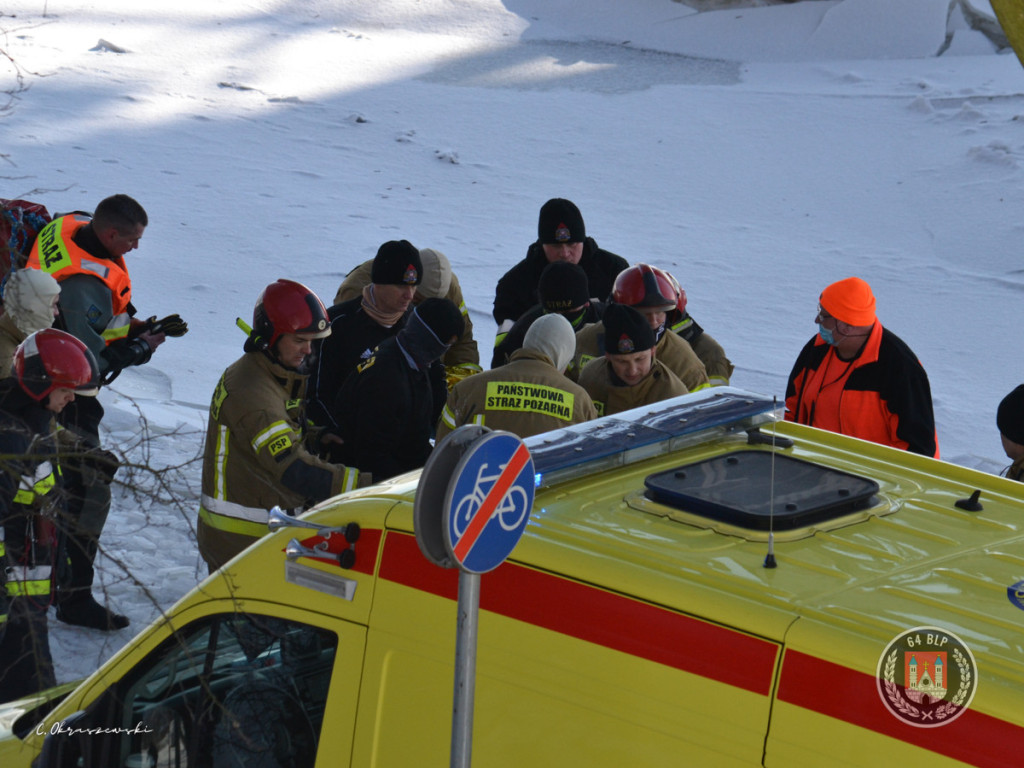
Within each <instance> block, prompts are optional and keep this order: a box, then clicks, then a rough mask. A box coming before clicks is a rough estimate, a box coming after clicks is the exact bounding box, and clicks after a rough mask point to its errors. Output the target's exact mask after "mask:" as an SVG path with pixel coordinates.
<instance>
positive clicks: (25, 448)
mask: <svg viewBox="0 0 1024 768" xmlns="http://www.w3.org/2000/svg"><path fill="white" fill-rule="evenodd" d="M98 380H99V373H98V370H97V366H96V361H95V359H94V358H93V356H92V353H91V352H90V351H89V350H88V348H86V346H85V345H84V344H83V343H82V342H80V341H79V340H78V339H76V338H75V337H74V336H72V335H70V334H68V333H65V332H64V331H60V330H57V329H55V328H47V329H45V330H41V331H38V332H37V333H33V334H31V335H29V336H28V337H27V338H26V339H25V341H24V342H22V344H21V345H20V346H19V347H18V349H17V350H16V351H15V354H14V361H13V365H12V371H11V376H9V377H8V378H6V379H3V380H0V455H2V457H3V458H2V459H0V467H2V471H0V532H2V534H3V536H2V539H0V562H2V565H3V568H2V574H0V578H2V581H3V594H2V597H0V600H2V601H3V602H2V603H0V605H5V606H6V608H0V614H3V615H2V618H6V621H5V622H3V623H0V633H2V639H0V701H9V700H11V699H16V698H20V697H22V696H27V695H29V694H32V693H35V692H36V691H41V690H43V689H44V688H49V687H51V686H53V685H55V684H56V681H55V679H54V672H53V660H52V658H51V656H50V647H49V635H48V632H47V625H46V610H47V608H48V607H49V605H50V602H51V597H52V595H53V574H54V566H55V564H56V561H57V554H58V551H59V546H58V536H57V533H58V528H59V526H60V525H61V524H62V522H63V515H64V512H65V509H64V496H63V494H62V493H61V488H60V472H59V470H58V463H57V453H56V451H57V448H56V439H55V432H56V427H55V423H54V416H55V415H56V414H59V413H60V412H61V411H62V410H63V409H64V407H65V406H67V405H68V404H69V403H71V402H73V401H74V399H75V392H76V390H79V389H80V388H89V387H92V386H95V385H96V384H97V383H98ZM93 392H95V390H93Z"/></svg>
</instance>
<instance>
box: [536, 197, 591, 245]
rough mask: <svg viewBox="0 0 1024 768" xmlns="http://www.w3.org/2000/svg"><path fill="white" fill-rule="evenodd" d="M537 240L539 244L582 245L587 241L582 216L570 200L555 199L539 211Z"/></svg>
mask: <svg viewBox="0 0 1024 768" xmlns="http://www.w3.org/2000/svg"><path fill="white" fill-rule="evenodd" d="M537 239H538V240H539V241H540V242H541V243H547V244H552V243H559V244H560V243H582V242H583V241H584V240H586V239H587V229H586V227H584V226H583V215H582V214H581V213H580V209H579V208H577V207H576V205H575V204H574V203H573V202H572V201H571V200H565V199H563V198H561V197H555V198H552V199H551V200H548V201H547V202H546V203H544V205H542V206H541V209H540V219H538V221H537Z"/></svg>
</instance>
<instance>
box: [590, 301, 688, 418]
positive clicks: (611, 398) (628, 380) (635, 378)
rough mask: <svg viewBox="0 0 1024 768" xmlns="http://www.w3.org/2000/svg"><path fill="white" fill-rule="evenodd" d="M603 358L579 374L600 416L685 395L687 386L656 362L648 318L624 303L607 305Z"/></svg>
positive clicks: (593, 361) (592, 361)
mask: <svg viewBox="0 0 1024 768" xmlns="http://www.w3.org/2000/svg"><path fill="white" fill-rule="evenodd" d="M603 323H604V329H605V350H604V356H603V357H598V358H595V359H593V360H591V361H590V362H589V363H587V364H586V366H585V367H584V368H583V371H582V372H581V373H580V386H581V387H583V388H584V389H585V390H587V393H588V394H589V395H590V399H591V400H593V401H594V407H595V408H597V412H598V414H599V415H601V416H610V415H611V414H613V413H619V412H621V411H628V410H629V409H630V408H638V407H640V406H641V405H647V404H649V403H655V402H658V401H659V400H667V399H668V398H670V397H676V396H678V395H685V394H686V393H687V391H688V390H687V389H686V385H685V384H683V382H681V381H680V380H679V377H678V376H676V375H675V374H674V373H672V371H671V370H670V369H669V368H667V367H666V366H665V364H664V363H662V362H661V361H660V360H658V359H657V357H656V353H655V345H656V342H655V337H654V331H653V330H652V329H651V326H650V325H649V324H648V322H647V319H646V318H645V317H644V316H643V315H642V314H640V313H639V312H637V311H636V310H635V309H633V308H632V307H627V306H626V305H625V304H609V305H608V308H607V309H606V310H605V313H604V320H603Z"/></svg>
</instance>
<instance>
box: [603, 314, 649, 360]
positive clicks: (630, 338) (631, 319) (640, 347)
mask: <svg viewBox="0 0 1024 768" xmlns="http://www.w3.org/2000/svg"><path fill="white" fill-rule="evenodd" d="M603 322H604V349H605V352H607V353H608V354H611V355H630V354H632V353H634V352H643V351H644V350H647V349H650V348H651V347H653V346H654V345H655V344H656V343H657V339H655V337H654V331H652V330H651V326H650V324H649V323H648V322H647V318H645V317H644V316H643V315H642V314H640V313H639V312H637V311H636V310H635V309H633V308H632V307H627V306H626V305H625V304H609V305H608V306H607V307H605V310H604V318H603Z"/></svg>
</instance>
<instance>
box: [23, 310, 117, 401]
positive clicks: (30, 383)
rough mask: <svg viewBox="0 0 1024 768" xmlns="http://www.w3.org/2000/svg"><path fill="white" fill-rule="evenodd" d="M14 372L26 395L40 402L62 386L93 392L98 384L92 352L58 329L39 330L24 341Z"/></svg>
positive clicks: (83, 392)
mask: <svg viewBox="0 0 1024 768" xmlns="http://www.w3.org/2000/svg"><path fill="white" fill-rule="evenodd" d="M12 372H13V373H14V377H15V378H16V379H17V380H18V384H20V385H21V388H22V389H23V390H25V392H26V394H28V396H29V397H31V398H32V399H33V400H38V401H42V400H44V399H46V396H47V395H49V394H50V393H51V392H53V390H55V389H58V388H60V387H64V388H66V389H74V390H77V391H78V392H79V393H81V394H94V393H95V390H96V389H97V388H98V387H99V378H100V377H99V367H98V366H97V365H96V358H95V357H93V354H92V352H90V351H89V348H88V347H87V346H85V344H83V343H82V342H81V341H79V340H78V339H76V338H75V337H74V336H72V335H71V334H70V333H65V332H64V331H59V330H57V329H56V328H44V329H43V330H41V331H36V332H35V333H33V334H30V335H29V336H28V337H27V338H26V339H25V340H24V341H23V342H21V344H20V345H19V346H18V349H17V350H16V351H15V353H14V363H13V365H12Z"/></svg>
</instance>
